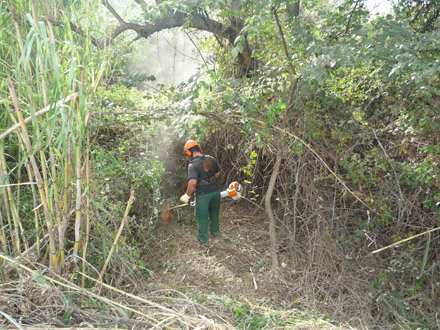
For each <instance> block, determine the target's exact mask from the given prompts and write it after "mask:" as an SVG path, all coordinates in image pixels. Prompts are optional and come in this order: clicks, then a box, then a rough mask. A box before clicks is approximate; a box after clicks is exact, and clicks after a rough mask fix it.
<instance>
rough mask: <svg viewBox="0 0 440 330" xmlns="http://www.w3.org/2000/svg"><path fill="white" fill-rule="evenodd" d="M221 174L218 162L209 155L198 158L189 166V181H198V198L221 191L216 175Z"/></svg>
mask: <svg viewBox="0 0 440 330" xmlns="http://www.w3.org/2000/svg"><path fill="white" fill-rule="evenodd" d="M218 172H220V166H219V165H218V163H217V160H216V159H215V158H214V157H212V156H209V155H203V156H197V157H196V158H194V159H193V160H192V161H191V162H190V163H189V166H188V180H191V179H196V180H197V185H196V196H200V195H203V194H208V193H211V192H214V191H217V190H220V188H219V186H218V184H217V180H216V179H215V173H218Z"/></svg>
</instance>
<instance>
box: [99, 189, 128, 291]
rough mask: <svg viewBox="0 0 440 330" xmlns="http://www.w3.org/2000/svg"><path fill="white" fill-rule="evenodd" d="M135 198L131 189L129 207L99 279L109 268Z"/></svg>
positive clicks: (100, 278)
mask: <svg viewBox="0 0 440 330" xmlns="http://www.w3.org/2000/svg"><path fill="white" fill-rule="evenodd" d="M133 200H134V190H133V189H132V190H131V194H130V198H129V199H128V203H127V207H126V209H125V214H124V218H123V219H122V221H121V225H120V226H119V230H118V233H117V234H116V237H115V240H114V242H113V245H112V248H111V249H110V252H109V254H108V256H107V260H106V261H105V263H104V266H103V267H102V270H101V273H99V278H98V280H99V281H101V280H102V276H103V275H104V273H105V270H106V269H107V265H108V263H109V261H110V258H111V257H112V254H113V251H114V250H115V248H116V245H117V244H118V241H119V237H120V236H121V234H122V229H123V228H124V224H125V221H126V219H127V217H128V212H130V209H131V205H132V204H133ZM96 285H98V284H96Z"/></svg>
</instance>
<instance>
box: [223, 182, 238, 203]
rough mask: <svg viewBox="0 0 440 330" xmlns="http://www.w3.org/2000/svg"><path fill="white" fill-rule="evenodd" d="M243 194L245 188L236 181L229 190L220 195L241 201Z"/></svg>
mask: <svg viewBox="0 0 440 330" xmlns="http://www.w3.org/2000/svg"><path fill="white" fill-rule="evenodd" d="M242 192H243V187H242V186H241V184H240V183H239V182H238V181H234V182H232V183H231V184H230V185H229V187H228V189H226V190H225V191H222V192H221V193H220V197H221V198H224V197H231V198H232V199H233V200H237V199H240V197H241V193H242Z"/></svg>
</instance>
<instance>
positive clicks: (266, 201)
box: [264, 151, 281, 270]
mask: <svg viewBox="0 0 440 330" xmlns="http://www.w3.org/2000/svg"><path fill="white" fill-rule="evenodd" d="M280 164H281V151H278V153H277V159H276V161H275V165H274V167H273V171H272V175H271V177H270V181H269V187H268V188H267V192H266V196H265V197H264V205H265V207H266V214H267V217H268V218H269V235H270V254H271V256H272V267H273V268H274V269H275V270H278V267H279V266H278V254H277V237H276V226H275V218H274V216H273V211H272V206H271V204H270V200H271V198H272V193H273V189H274V187H275V182H276V180H277V177H278V173H279V172H280Z"/></svg>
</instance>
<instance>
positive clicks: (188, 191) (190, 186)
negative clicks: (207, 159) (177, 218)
mask: <svg viewBox="0 0 440 330" xmlns="http://www.w3.org/2000/svg"><path fill="white" fill-rule="evenodd" d="M196 186H197V179H190V180H189V181H188V187H187V188H186V193H185V195H182V196H181V197H180V201H181V202H182V203H185V204H188V202H189V199H190V198H191V195H192V193H193V192H194V189H196Z"/></svg>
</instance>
